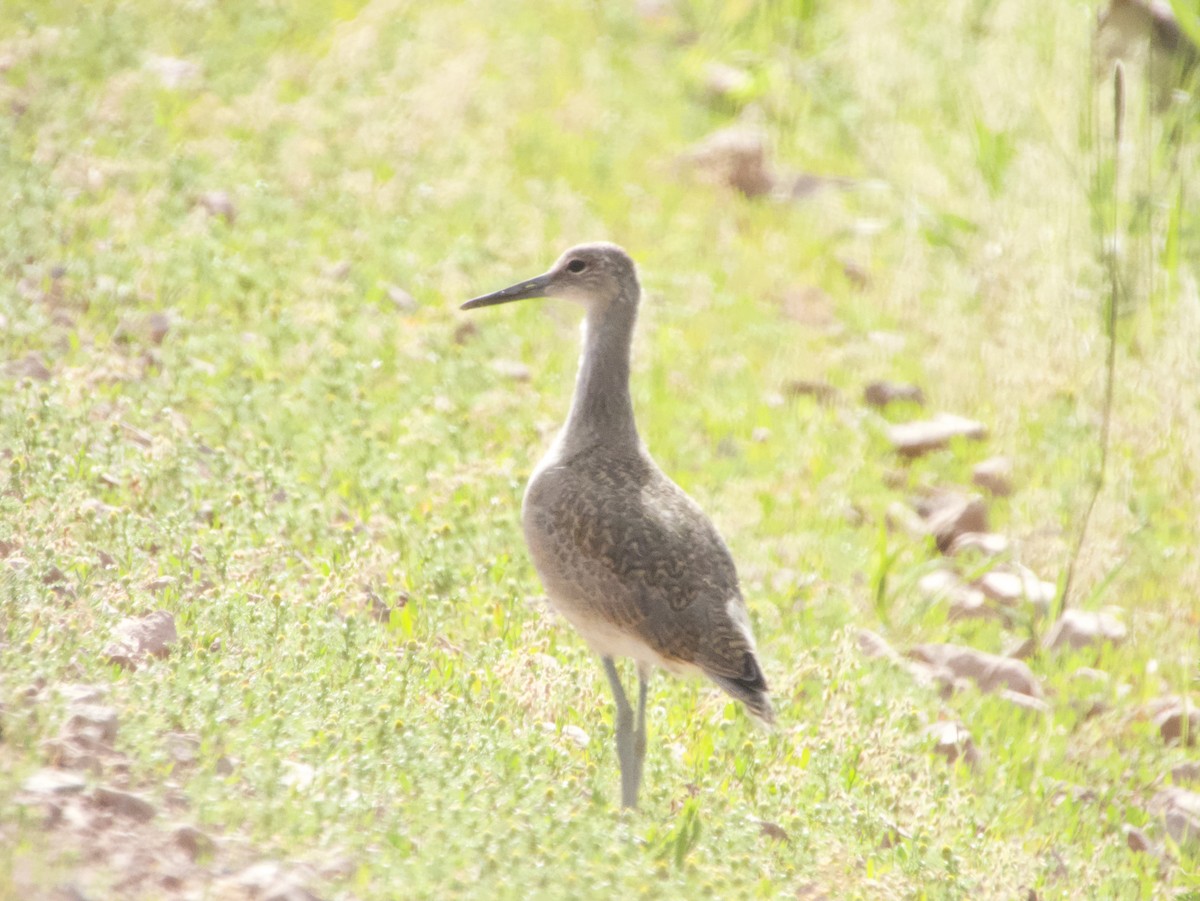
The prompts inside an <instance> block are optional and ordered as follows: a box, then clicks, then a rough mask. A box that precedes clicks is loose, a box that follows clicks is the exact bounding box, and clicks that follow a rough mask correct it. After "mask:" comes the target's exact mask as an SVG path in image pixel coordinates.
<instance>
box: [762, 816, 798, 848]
mask: <svg viewBox="0 0 1200 901" xmlns="http://www.w3.org/2000/svg"><path fill="white" fill-rule="evenodd" d="M753 822H754V823H756V824H757V825H758V831H759V833H760V834H762V835H765V836H766V837H767V838H769V839H774V840H775V841H777V842H785V843H790V842H791V840H792V837H791V836H790V835H788V833H787V830H786V829H784V828H783V827H782V826H780V825H779V824H778V823H772V822H769V821H767V820H758V819H755V820H753Z"/></svg>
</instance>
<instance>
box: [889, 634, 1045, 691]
mask: <svg viewBox="0 0 1200 901" xmlns="http://www.w3.org/2000/svg"><path fill="white" fill-rule="evenodd" d="M909 656H910V657H913V658H914V659H916V660H918V661H920V662H922V663H925V664H927V665H930V666H933V667H942V668H945V669H947V670H949V671H950V672H951V673H953V674H954V676H955V677H956V678H965V679H970V680H971V681H973V682H974V683H975V684H976V685H978V686H979V688H980V689H981V690H983V691H987V692H992V691H999V690H1001V689H1003V688H1008V689H1011V690H1012V691H1015V692H1017V693H1019V694H1023V695H1028V696H1029V697H1032V698H1040V697H1041V696H1042V687H1041V685H1040V684H1039V682H1038V680H1037V677H1035V676H1034V675H1033V671H1032V670H1031V669H1030V668H1029V667H1028V666H1027V665H1026V664H1025V663H1024V662H1023V661H1020V660H1014V659H1012V658H1011V657H998V656H996V655H995V654H988V653H985V652H984V651H977V650H975V649H974V648H966V647H960V646H959V645H952V644H921V645H917V646H916V647H914V648H913V649H912V650H911V651H910V652H909Z"/></svg>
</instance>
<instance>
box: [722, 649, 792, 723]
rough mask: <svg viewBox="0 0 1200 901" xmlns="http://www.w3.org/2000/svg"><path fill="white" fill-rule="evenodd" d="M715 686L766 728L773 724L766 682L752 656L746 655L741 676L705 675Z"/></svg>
mask: <svg viewBox="0 0 1200 901" xmlns="http://www.w3.org/2000/svg"><path fill="white" fill-rule="evenodd" d="M706 675H707V676H708V677H709V678H710V679H712V680H713V681H714V682H716V683H717V685H719V686H721V688H723V689H724V690H725V693H726V694H728V695H729V696H730V697H732V698H734V699H736V700H738V701H741V702H742V703H743V704H745V705H746V710H748V711H749V712H750V714H751V715H752V716H754V717H755V718H756V719H758V720H761V721H762V723H763V724H764V725H766V726H771V725H773V724H774V723H775V710H774V709H773V708H772V707H771V699H770V698H769V697H768V692H769V689H768V688H767V680H766V679H765V678H763V674H762V669H761V668H760V667H759V665H758V660H756V659H755V657H754V655H753V654H749V653H748V654H746V659H745V664H744V667H743V671H742V675H740V676H736V677H734V676H726V675H723V674H720V673H712V672H710V673H706Z"/></svg>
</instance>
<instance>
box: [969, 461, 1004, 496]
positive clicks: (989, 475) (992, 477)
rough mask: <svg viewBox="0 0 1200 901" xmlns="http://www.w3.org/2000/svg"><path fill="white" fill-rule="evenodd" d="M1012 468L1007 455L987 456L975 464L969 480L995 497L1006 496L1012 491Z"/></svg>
mask: <svg viewBox="0 0 1200 901" xmlns="http://www.w3.org/2000/svg"><path fill="white" fill-rule="evenodd" d="M1012 470H1013V464H1012V460H1010V459H1009V458H1008V457H989V458H988V459H987V460H984V461H983V462H982V463H977V464H976V465H975V468H974V469H973V470H972V471H971V480H972V481H973V482H974V483H975V484H976V485H978V486H979V487H980V488H982V489H984V490H985V491H990V492H991V493H992V494H994V495H995V496H996V497H1008V496H1009V495H1010V494H1012V491H1013V484H1012Z"/></svg>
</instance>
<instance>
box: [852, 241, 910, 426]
mask: <svg viewBox="0 0 1200 901" xmlns="http://www.w3.org/2000/svg"><path fill="white" fill-rule="evenodd" d="M838 262H839V263H841V264H842V274H843V275H845V276H846V281H848V282H850V284H852V285H853V286H854V287H856V288H858V289H859V290H860V291H861V290H862V289H864V288H866V287H868V286H869V285H870V284H871V273H870V270H868V269H867V267H866V266H864V265H863V264H862V263H860V262H859V261H858V260H855V259H851V258H849V257H847V258H844V259H840V260H838ZM920 402H921V403H924V398H923V397H922V399H921V401H920ZM867 403H870V401H867Z"/></svg>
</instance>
